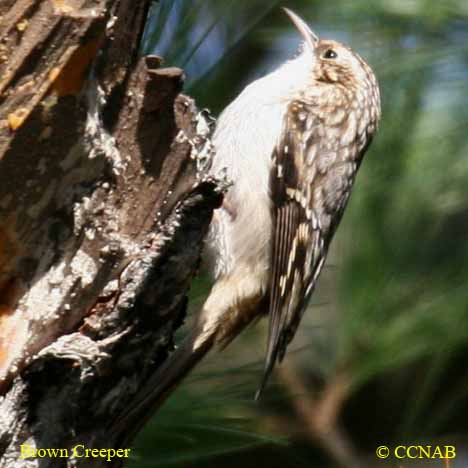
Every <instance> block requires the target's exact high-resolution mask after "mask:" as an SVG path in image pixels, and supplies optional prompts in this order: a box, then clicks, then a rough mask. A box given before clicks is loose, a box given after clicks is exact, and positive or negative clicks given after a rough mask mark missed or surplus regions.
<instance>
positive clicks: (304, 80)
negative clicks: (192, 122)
mask: <svg viewBox="0 0 468 468" xmlns="http://www.w3.org/2000/svg"><path fill="white" fill-rule="evenodd" d="M285 11H286V13H287V14H288V15H289V17H290V18H291V20H292V21H293V23H294V24H295V25H296V27H297V28H298V30H299V31H300V33H301V34H302V36H303V37H304V44H303V46H302V51H301V53H300V54H299V55H298V56H297V57H296V58H294V59H293V60H291V61H289V62H287V63H285V64H283V65H282V66H280V67H279V68H278V69H277V70H276V71H274V72H273V73H271V74H269V75H267V76H265V77H263V78H261V79H259V80H257V81H255V82H253V83H252V84H250V85H249V86H247V87H246V88H245V90H244V91H243V92H242V93H241V94H240V95H239V96H238V97H237V98H236V99H235V100H234V101H233V102H232V103H231V104H230V105H229V106H228V107H227V108H226V109H225V110H224V112H223V113H222V114H221V116H220V118H219V120H218V123H217V127H216V131H215V135H214V146H215V149H216V155H215V159H214V163H213V167H212V169H211V171H212V173H213V174H214V175H216V174H218V173H219V172H220V171H222V170H225V171H227V176H228V177H229V178H230V179H231V180H232V181H233V186H232V187H231V188H230V189H229V191H228V193H227V194H226V196H225V199H224V203H223V205H222V207H221V208H220V209H219V210H217V211H216V212H215V214H214V217H213V221H212V224H211V229H210V233H209V236H208V240H207V246H206V250H207V257H208V260H209V261H208V263H209V265H210V269H211V271H212V272H213V276H214V279H215V283H214V286H213V288H212V290H211V292H210V295H209V297H208V299H207V300H206V302H205V304H204V306H203V308H202V311H201V313H200V314H199V316H198V322H197V326H196V327H195V330H194V332H193V334H192V335H191V336H190V337H189V338H188V339H187V340H186V341H185V343H184V344H182V346H181V347H180V348H179V349H178V350H177V351H176V352H175V353H174V354H173V355H172V356H171V358H170V359H169V361H168V363H167V365H165V366H164V367H163V369H162V371H161V372H160V373H159V377H158V379H159V380H154V384H155V386H156V387H157V389H156V390H155V392H154V393H153V397H152V399H153V400H157V399H158V398H159V397H158V396H157V394H156V393H158V391H159V394H161V393H164V394H167V393H168V392H169V391H170V388H171V387H172V386H174V385H175V384H176V382H177V381H178V380H179V379H180V378H182V377H183V375H185V373H187V372H188V371H189V370H190V369H191V368H192V367H193V366H194V365H195V364H196V363H197V362H198V361H199V360H200V359H201V357H202V356H203V355H204V354H205V353H206V352H207V351H208V350H209V349H210V348H211V347H212V346H213V345H214V344H215V343H220V344H221V345H224V344H226V343H228V342H229V341H230V340H231V339H233V338H234V337H235V336H236V335H237V333H238V331H239V330H240V329H242V328H243V327H244V326H246V325H247V324H249V323H250V322H251V321H252V320H253V319H254V318H256V317H259V316H261V315H263V314H268V316H269V320H270V327H269V338H268V349H267V359H266V368H265V375H264V379H263V382H262V388H263V386H264V384H265V382H266V380H267V378H268V376H269V374H270V373H271V370H272V368H273V366H274V364H275V362H276V361H277V360H281V359H282V357H283V356H284V353H285V350H286V347H287V345H288V344H289V342H290V341H291V339H292V338H293V336H294V334H295V332H296V329H297V326H298V324H299V322H300V320H301V317H302V314H303V312H304V309H305V308H306V306H307V303H308V301H309V298H310V296H311V294H312V292H313V290H314V287H315V285H316V282H317V278H318V277H319V274H320V271H321V269H322V266H323V264H324V261H325V257H326V255H327V251H328V247H329V245H330V241H331V239H332V237H333V234H334V232H335V230H336V228H337V226H338V224H339V222H340V219H341V216H342V214H343V211H344V209H345V207H346V203H347V202H348V199H349V195H350V193H351V188H352V185H353V182H354V179H355V176H356V173H357V170H358V168H359V165H360V163H361V160H362V157H363V155H364V153H365V151H366V150H367V148H368V146H369V144H370V142H371V140H372V136H373V135H374V133H375V131H376V129H377V124H378V121H379V118H380V97H379V87H378V84H377V81H376V78H375V76H374V74H373V72H372V70H371V69H370V68H369V66H368V65H367V64H366V63H365V62H364V60H363V59H362V58H361V57H359V56H358V55H357V54H356V53H355V52H353V51H352V50H351V49H349V48H348V47H346V46H344V45H343V44H340V43H339V42H336V41H331V40H319V38H318V37H317V36H316V35H315V34H314V33H313V32H312V31H311V30H310V29H309V27H308V26H307V24H306V23H305V22H304V21H303V20H302V19H301V18H299V17H298V16H297V15H296V14H295V13H293V12H292V11H290V10H287V9H285Z"/></svg>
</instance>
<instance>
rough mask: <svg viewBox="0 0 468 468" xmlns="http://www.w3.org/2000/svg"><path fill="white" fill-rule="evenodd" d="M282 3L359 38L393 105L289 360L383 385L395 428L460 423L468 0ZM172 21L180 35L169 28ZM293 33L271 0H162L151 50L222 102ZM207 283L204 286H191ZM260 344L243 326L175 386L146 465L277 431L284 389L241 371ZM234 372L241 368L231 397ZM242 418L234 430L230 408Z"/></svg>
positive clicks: (208, 98) (286, 50) (320, 25)
mask: <svg viewBox="0 0 468 468" xmlns="http://www.w3.org/2000/svg"><path fill="white" fill-rule="evenodd" d="M283 4H285V5H286V6H289V7H291V8H293V9H294V10H296V11H297V12H298V13H299V14H300V15H302V16H303V17H304V18H306V19H307V20H308V21H309V23H310V24H311V25H312V27H313V28H314V29H315V30H316V31H317V32H318V33H319V34H320V35H323V36H326V37H335V38H338V39H341V40H343V41H346V42H348V43H349V44H350V45H351V46H352V47H353V48H354V49H356V50H358V51H359V52H360V53H361V54H362V55H363V56H364V57H365V58H366V59H367V60H368V61H369V62H370V63H371V64H372V66H373V68H374V70H375V72H376V74H377V76H378V78H379V81H380V83H381V90H382V101H383V119H382V123H381V128H380V131H379V134H378V136H377V138H376V139H375V142H374V143H373V145H372V147H371V150H370V152H369V154H367V155H366V158H365V161H364V163H363V166H362V169H361V170H360V174H359V176H358V180H357V184H356V187H355V190H354V193H353V196H352V198H351V201H350V204H349V207H348V210H347V213H346V214H345V217H344V219H343V222H342V224H341V226H340V228H339V232H338V235H337V239H335V242H334V245H333V249H332V250H333V252H332V254H334V259H335V260H334V262H335V263H336V268H333V269H332V271H331V272H329V273H327V281H324V280H322V282H321V285H319V288H318V291H317V293H318V294H319V295H320V294H322V293H323V295H325V296H327V288H326V287H325V286H324V283H327V284H328V283H331V284H332V285H333V287H332V288H331V289H332V290H333V297H332V299H333V300H330V304H329V305H328V306H327V305H326V306H321V307H313V308H311V310H310V311H309V314H308V315H307V317H306V322H305V323H304V326H303V327H302V335H303V336H302V344H308V345H309V348H308V350H302V351H301V352H298V353H295V354H293V355H292V357H291V358H292V359H294V360H295V361H297V362H298V363H302V366H301V367H302V368H303V372H304V375H305V376H309V377H310V376H314V377H317V376H319V378H320V380H325V382H326V381H327V379H328V378H331V376H333V375H334V373H336V372H337V370H338V369H340V370H343V369H344V370H345V372H346V373H347V375H349V376H350V378H351V380H352V383H353V387H352V388H353V390H352V391H353V393H352V394H351V395H350V398H354V397H355V396H362V397H363V399H364V400H366V398H368V396H369V395H368V394H367V393H366V392H367V391H368V390H367V389H368V388H369V385H378V386H381V387H382V390H383V392H384V393H385V395H386V396H385V399H382V400H379V402H378V404H379V405H383V406H385V405H390V403H389V402H398V405H397V404H396V403H395V405H397V406H398V407H399V408H400V410H399V412H397V413H395V415H394V419H395V424H394V428H393V429H392V431H393V432H392V435H390V429H388V430H387V431H386V430H385V429H382V431H383V433H385V434H387V435H388V437H389V438H390V437H393V438H394V439H395V440H400V441H401V438H402V437H405V438H406V439H407V440H410V439H411V438H414V437H418V436H419V437H429V436H434V435H441V434H444V433H448V432H451V431H453V430H457V428H458V426H457V425H456V421H457V420H458V419H457V418H458V417H459V416H460V413H462V414H464V418H465V420H466V412H467V408H468V374H467V373H466V370H465V367H466V366H460V365H458V362H459V361H460V359H462V358H463V357H465V356H466V350H467V343H468V287H467V285H468V242H467V240H468V196H467V195H466V191H467V187H468V157H467V156H468V137H467V131H466V128H467V127H468V105H467V104H468V100H467V96H468V93H467V91H468V80H467V78H468V76H467V75H468V72H467V69H468V68H467V64H468V45H467V44H468V3H467V2H466V1H465V0H451V1H450V0H449V1H444V2H435V1H432V0H385V1H383V0H382V1H377V0H375V1H365V0H338V1H336V2H327V1H324V0H316V1H310V0H307V1H306V0H303V1H300V0H297V1H290V2H283ZM157 9H159V12H158V13H157V14H156V10H157ZM171 12H172V13H171ZM171 15H172V16H171ZM171 18H172V19H171ZM168 27H169V29H170V31H172V35H171V34H169V35H167V34H166V33H164V34H163V30H164V28H168ZM298 40H299V37H298V35H297V34H296V33H295V32H294V29H293V27H292V26H291V24H290V22H289V21H288V20H287V19H286V17H285V16H284V15H283V14H282V13H281V12H280V10H279V8H278V2H276V1H274V2H265V1H246V0H243V1H238V2H231V1H223V2H221V1H219V0H218V1H216V0H211V1H204V2H201V1H193V2H189V1H186V0H179V1H174V2H170V1H161V2H160V3H159V4H157V6H156V7H155V12H154V21H153V22H152V23H151V25H150V27H149V28H148V35H147V50H151V51H153V50H156V51H159V52H161V53H164V55H165V57H166V59H167V63H168V64H170V65H178V66H184V68H185V69H186V71H187V74H188V75H189V77H191V78H189V83H188V85H189V91H190V93H191V94H192V95H193V96H194V97H195V98H196V99H197V102H198V105H199V106H201V107H205V106H206V107H210V108H211V109H213V110H214V111H220V110H221V109H222V108H223V107H224V106H225V105H226V104H227V103H228V102H229V101H230V100H231V99H233V98H234V97H235V95H236V94H237V92H238V91H239V90H240V89H241V88H242V87H243V86H244V85H245V84H246V82H248V81H249V80H251V79H252V78H253V77H255V76H258V75H259V74H262V73H265V72H266V71H268V70H269V69H271V68H272V67H274V66H275V64H276V63H279V62H281V61H283V60H285V59H286V58H287V57H288V56H291V55H293V54H294V51H295V48H296V47H297V44H298ZM163 43H164V44H163ZM161 44H162V45H163V46H164V47H160V46H161ZM322 276H323V275H322ZM206 289H207V284H206V282H205V283H203V284H201V285H200V284H198V285H197V286H196V291H195V293H194V297H196V298H198V299H200V297H201V296H202V295H203V291H205V290H206ZM328 299H330V298H328ZM335 309H337V311H336V310H335ZM331 317H335V318H334V319H332V318H331ZM318 328H320V329H321V331H322V332H323V330H325V332H324V333H322V334H321V335H320V333H318V332H317V329H318ZM318 335H320V338H318ZM324 336H325V340H324ZM263 341H264V339H263V338H262V337H260V336H259V334H258V328H257V330H256V331H252V332H250V334H248V336H246V337H243V338H242V337H241V339H240V343H239V344H237V345H236V343H235V344H234V345H233V347H234V351H235V353H234V351H233V353H234V354H235V355H236V358H234V359H233V360H232V361H229V362H227V360H223V359H219V362H218V363H217V364H216V362H215V367H216V365H217V367H216V369H215V370H214V371H212V373H211V374H210V375H211V377H207V376H206V374H205V375H204V376H201V377H200V379H199V382H198V385H195V384H193V385H189V386H187V387H186V388H185V389H184V390H183V391H179V392H178V393H177V394H176V395H174V398H172V399H171V400H170V402H169V403H168V405H166V407H165V408H164V409H163V411H161V412H160V413H158V416H157V418H156V419H155V421H153V423H152V425H151V426H149V427H148V429H147V430H146V431H145V432H144V433H143V435H142V437H141V439H140V441H139V443H140V445H141V446H142V447H143V446H144V447H148V446H153V447H154V460H156V461H157V460H158V459H159V460H160V462H159V463H158V465H156V464H154V463H153V464H151V463H150V465H151V466H163V465H165V464H168V465H169V464H174V465H176V464H177V463H176V462H179V466H185V467H187V466H190V465H188V464H187V463H188V462H189V461H190V460H192V461H193V460H196V459H198V458H199V457H207V456H212V455H214V454H219V453H225V452H227V451H238V450H241V449H242V450H246V449H247V448H249V449H252V447H253V446H256V445H257V444H265V443H268V444H269V443H271V439H270V437H271V436H270V435H268V434H271V433H273V431H271V425H268V429H266V424H265V421H267V420H268V418H269V417H270V416H271V414H272V412H273V414H276V411H277V407H278V405H279V406H281V404H280V403H281V401H283V400H284V397H281V396H278V395H279V394H278V393H277V388H276V387H275V386H272V387H271V388H269V390H268V394H269V397H270V398H271V400H270V403H269V404H268V403H267V404H265V405H262V407H261V408H262V412H259V410H258V407H257V409H256V407H255V406H254V405H252V404H251V403H249V401H250V400H248V399H246V397H249V396H250V395H253V392H254V389H255V386H256V384H257V382H258V378H259V372H257V369H255V371H252V368H251V367H248V368H244V367H242V366H243V365H245V363H252V362H253V361H255V362H256V363H257V365H256V366H255V367H256V368H258V369H260V365H259V364H258V362H259V359H260V358H261V357H262V355H261V352H262V351H261V350H263ZM324 343H325V345H324ZM259 350H260V351H259ZM307 356H309V357H308V358H307ZM252 357H253V358H252ZM303 361H304V362H303ZM238 374H242V375H244V376H245V379H244V380H243V382H242V383H241V384H239V387H238V390H239V391H238V392H237V393H236V392H234V395H233V394H232V392H231V390H232V376H233V375H238ZM414 375H418V378H414ZM214 382H215V383H214ZM382 382H383V383H382ZM396 382H403V383H402V384H401V385H397V383H396ZM322 383H323V382H322ZM200 385H201V386H202V387H203V389H204V391H203V392H198V393H197V392H196V391H195V390H196V389H198V390H199V387H200ZM194 395H195V400H194ZM236 395H237V396H236ZM239 395H241V396H239ZM275 395H276V397H275ZM213 401H217V405H215V406H213V405H212V402H213ZM267 408H270V410H271V412H270V413H268V414H266V413H265V412H264V410H266V409H267ZM371 413H372V411H371V410H368V408H366V407H362V408H361V409H360V415H361V417H362V418H365V417H366V416H365V415H366V414H367V418H368V419H369V420H372V418H373V417H375V416H373V415H372V414H371ZM239 414H240V415H242V418H241V419H242V424H241V425H240V426H239V425H238V424H237V423H236V422H235V421H233V419H232V416H233V415H239ZM289 417H290V418H293V415H292V414H289ZM174 421H175V422H176V423H174ZM465 429H466V428H465ZM274 432H275V433H277V430H275V431H274ZM280 432H282V433H283V434H286V435H287V434H288V433H289V427H281V428H280ZM262 434H263V435H262ZM265 434H267V435H265ZM352 435H354V434H352ZM399 438H400V439H399ZM273 439H275V437H273ZM275 440H276V439H275ZM161 447H164V450H161ZM142 450H143V449H142ZM145 450H146V449H145ZM309 453H310V452H309ZM169 462H170V463H169ZM215 464H216V462H215V463H214V464H213V466H214V465H215ZM134 466H146V465H145V464H144V463H143V462H142V461H141V462H139V463H135V465H134ZM205 466H206V465H205ZM304 466H310V465H309V464H308V463H306V464H304Z"/></svg>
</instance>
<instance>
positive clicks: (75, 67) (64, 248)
mask: <svg viewBox="0 0 468 468" xmlns="http://www.w3.org/2000/svg"><path fill="white" fill-rule="evenodd" d="M149 4H150V0H146V1H137V2H135V1H134V0H98V1H96V0H93V1H91V0H47V1H41V0H19V1H10V0H7V1H3V2H2V4H1V5H0V19H1V25H0V457H1V458H0V467H8V468H11V467H20V466H21V467H22V466H28V467H34V466H41V468H43V467H48V466H74V467H79V466H101V465H105V466H121V465H122V464H123V463H124V462H125V461H126V458H125V456H114V457H113V458H111V460H110V461H108V460H107V459H106V457H105V456H102V455H99V456H98V457H94V456H91V457H86V458H85V457H84V452H83V450H84V449H81V446H83V447H85V448H86V449H95V448H97V449H103V448H104V449H112V448H114V449H115V448H120V447H119V444H120V443H122V441H125V440H127V439H128V434H132V433H133V429H134V428H132V427H126V428H121V427H119V428H118V429H117V426H115V425H113V423H114V422H115V421H116V420H118V417H119V415H120V414H121V413H122V411H123V409H125V408H126V407H127V406H128V405H129V404H130V403H131V401H132V398H133V397H134V395H135V394H136V393H137V391H138V389H139V388H141V386H142V385H143V383H144V382H145V381H146V380H147V379H148V377H149V376H150V375H152V374H153V373H154V372H155V370H156V369H157V368H158V367H159V366H160V365H161V364H162V362H163V361H164V360H165V358H166V357H167V355H168V352H169V351H170V350H171V348H172V346H173V344H172V337H173V334H174V331H175V330H176V328H177V327H179V326H180V325H181V324H182V322H183V320H184V316H185V312H186V303H187V299H186V293H187V290H188V288H189V285H190V280H191V278H192V277H193V275H194V274H195V272H196V269H197V267H198V262H199V257H200V249H201V245H202V241H203V238H204V235H205V234H206V231H207V227H208V225H209V222H210V220H211V216H212V211H213V210H214V209H215V208H216V207H217V206H219V204H220V202H221V199H222V185H223V184H222V182H220V181H217V180H214V179H212V178H210V177H209V176H208V175H207V169H208V167H209V164H210V161H211V155H212V147H211V142H210V134H211V124H210V120H209V118H208V117H207V116H205V114H204V113H203V112H201V113H200V112H198V111H197V109H196V107H195V104H194V102H193V101H192V100H191V99H190V98H188V97H186V96H184V95H182V94H180V90H181V87H182V83H183V73H182V71H181V70H179V69H174V68H159V67H160V65H161V63H160V59H159V58H157V57H146V58H141V59H139V58H138V48H139V44H140V39H141V37H142V33H143V29H144V25H145V21H146V17H147V14H148V9H149ZM122 431H125V433H123V432H122ZM77 445H79V446H80V449H79V450H78V451H76V450H75V451H73V447H76V446H77ZM21 446H23V450H26V449H25V448H24V447H28V449H29V450H32V451H33V450H34V449H39V448H45V449H47V448H60V449H65V450H67V451H68V455H67V456H66V457H62V458H59V459H57V458H55V457H54V456H50V454H49V455H48V456H46V457H41V456H40V455H37V453H36V457H30V458H21ZM123 448H126V447H123ZM61 453H62V455H63V454H65V452H61ZM94 453H96V452H94ZM103 453H104V452H103ZM23 455H24V454H23Z"/></svg>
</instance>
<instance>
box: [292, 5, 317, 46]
mask: <svg viewBox="0 0 468 468" xmlns="http://www.w3.org/2000/svg"><path fill="white" fill-rule="evenodd" d="M283 10H284V12H285V13H286V14H287V15H288V16H289V18H291V21H292V22H293V23H294V25H295V26H296V28H297V29H298V30H299V32H300V33H301V34H302V36H303V37H304V40H305V42H306V44H307V45H308V46H309V47H310V50H312V51H314V50H315V48H316V47H317V43H318V41H319V38H318V36H317V35H316V34H315V33H314V32H313V31H312V30H311V29H310V28H309V26H308V25H307V23H306V22H305V21H304V20H303V19H302V18H301V17H300V16H298V15H296V13H294V11H292V10H290V9H289V8H284V7H283Z"/></svg>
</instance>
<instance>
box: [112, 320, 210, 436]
mask: <svg viewBox="0 0 468 468" xmlns="http://www.w3.org/2000/svg"><path fill="white" fill-rule="evenodd" d="M214 340H215V334H214V333H213V334H211V335H206V336H205V337H203V338H202V336H201V335H200V334H199V333H198V329H196V330H194V331H193V332H192V333H191V334H190V335H189V336H188V337H187V338H185V340H184V341H183V342H182V344H181V345H180V346H179V347H178V348H177V349H176V350H175V351H174V352H173V353H172V354H171V355H170V356H169V357H168V359H167V360H166V361H165V362H164V364H163V365H162V366H161V367H160V368H159V369H158V370H157V371H156V372H155V373H154V374H153V375H152V376H151V377H150V378H149V379H148V381H147V382H146V383H145V384H144V386H143V387H142V389H141V390H140V391H139V392H138V393H137V395H136V396H135V398H134V399H133V402H132V405H131V407H130V408H129V409H128V410H127V411H126V412H125V413H124V414H123V415H122V416H121V417H120V418H119V419H118V421H117V422H116V424H115V426H114V427H126V428H128V427H133V428H134V431H133V432H132V434H135V433H137V432H138V431H139V430H140V429H141V428H142V427H143V425H144V424H145V423H146V422H147V421H148V419H149V418H150V417H151V415H152V414H153V412H154V410H155V409H156V408H158V407H159V406H161V405H162V404H163V403H164V401H165V400H166V399H167V398H168V397H169V396H170V395H171V393H172V392H173V391H174V390H175V389H176V388H177V386H178V385H179V383H180V382H181V381H182V380H183V379H184V377H185V376H186V375H187V374H189V372H190V371H191V370H192V369H193V368H194V367H195V366H196V365H197V364H198V362H199V361H201V359H202V358H203V357H204V356H205V355H206V353H207V352H208V351H209V350H210V349H211V348H212V346H213V343H214Z"/></svg>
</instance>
